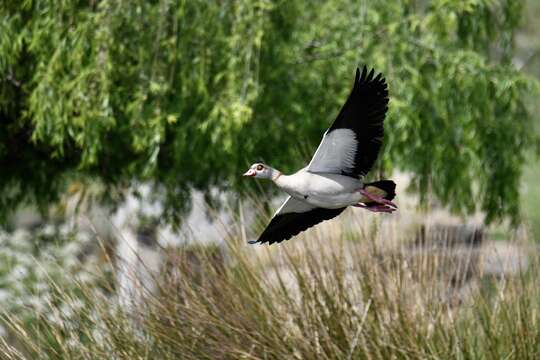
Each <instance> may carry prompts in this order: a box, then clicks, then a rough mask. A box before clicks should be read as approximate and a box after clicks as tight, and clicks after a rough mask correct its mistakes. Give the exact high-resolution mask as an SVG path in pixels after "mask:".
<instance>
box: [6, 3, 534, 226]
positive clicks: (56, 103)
mask: <svg viewBox="0 0 540 360" xmlns="http://www.w3.org/2000/svg"><path fill="white" fill-rule="evenodd" d="M521 4H522V2H521V1H512V0H467V1H463V0H432V1H427V2H426V1H412V0H410V1H396V0H386V1H378V2H356V1H352V0H332V1H315V2H304V1H300V0H295V1H283V0H276V1H269V0H257V1H248V0H236V1H232V0H230V1H222V2H213V1H210V2H208V1H200V0H195V1H185V0H180V1H173V0H160V1H142V0H136V1H129V2H116V1H107V0H103V1H90V2H79V1H67V0H64V1H55V2H50V1H44V0H26V1H21V2H11V3H8V4H6V3H3V4H2V5H1V7H0V95H1V96H0V116H1V117H2V119H3V126H2V129H1V130H0V166H1V168H2V176H1V177H0V194H1V195H0V209H1V211H0V212H1V213H3V214H4V215H5V213H6V211H11V210H12V209H13V208H14V207H15V206H16V205H18V204H20V203H24V202H38V203H41V204H45V203H47V202H48V201H51V200H53V199H54V198H55V197H56V195H57V193H58V191H61V190H62V189H63V187H64V186H65V180H66V179H71V178H73V177H74V176H91V177H99V178H100V179H102V180H103V181H104V182H105V183H106V184H108V185H119V184H125V183H127V182H129V181H133V180H136V181H155V182H157V183H158V184H160V185H163V188H164V189H165V190H166V194H167V197H166V199H165V206H166V209H167V210H168V212H169V214H171V215H177V214H178V212H179V211H180V210H181V209H182V208H183V207H184V206H186V205H187V202H186V201H185V200H186V198H187V195H188V194H189V191H190V189H192V188H198V189H202V190H208V189H209V188H211V187H214V186H217V187H220V188H224V187H229V188H231V187H232V188H233V189H235V190H239V189H242V188H244V187H246V186H253V184H252V183H249V184H248V185H246V184H245V182H244V183H241V181H240V180H241V179H240V178H239V174H241V172H242V171H243V170H245V169H244V168H245V167H246V166H247V165H248V164H250V163H251V162H253V161H255V160H257V159H260V158H263V159H264V160H265V161H267V162H269V163H271V164H272V165H274V166H276V167H278V168H280V169H283V170H285V171H290V170H292V169H295V168H298V167H299V166H301V165H302V164H303V163H305V161H306V160H307V159H306V157H305V156H300V155H299V154H304V153H305V152H302V151H301V150H304V148H303V147H307V148H309V149H314V148H315V146H316V144H317V143H318V141H319V139H320V137H321V134H322V132H323V131H324V129H325V128H326V127H327V126H328V124H329V123H330V121H331V120H332V119H333V117H334V116H335V115H336V113H337V111H338V110H339V107H340V105H341V104H342V103H343V101H344V99H345V97H346V95H347V93H348V91H349V88H350V85H351V83H352V77H353V74H354V69H355V67H356V66H357V65H359V64H368V65H369V66H373V67H375V68H376V69H377V70H378V71H382V72H383V73H384V74H385V75H386V77H387V80H388V83H389V87H390V93H391V109H390V114H389V117H388V119H387V123H386V129H387V132H386V134H387V136H386V148H385V153H384V154H383V158H384V161H383V163H382V164H381V165H382V167H381V169H383V168H384V169H391V168H392V167H394V168H399V169H402V170H406V171H412V173H413V174H414V181H413V187H414V188H415V189H416V190H417V191H418V192H419V193H420V194H422V195H425V194H433V195H434V196H436V197H437V198H439V199H440V200H441V201H442V202H443V203H445V204H449V205H450V206H451V207H452V208H453V209H454V210H456V211H458V212H461V213H467V212H471V211H474V210H484V211H485V212H486V214H487V218H486V220H487V221H491V220H494V219H499V218H502V217H503V216H506V215H511V216H513V217H514V218H516V216H517V215H518V208H519V207H518V196H517V195H518V183H519V178H520V175H521V169H522V166H523V163H524V153H525V151H526V150H527V149H528V148H529V147H530V146H531V145H532V144H533V143H534V141H535V139H534V138H533V133H532V131H530V130H531V122H532V121H531V114H530V112H529V111H528V109H527V106H526V105H527V99H528V98H529V96H530V95H531V93H532V92H533V90H534V91H536V89H537V84H536V83H534V82H533V81H531V80H530V79H529V78H527V77H526V76H525V75H523V74H521V73H519V72H518V71H517V70H516V69H515V68H514V66H513V65H512V63H511V59H512V56H513V38H514V30H515V29H516V27H517V25H518V20H519V19H520V16H521ZM423 198H426V197H424V196H423Z"/></svg>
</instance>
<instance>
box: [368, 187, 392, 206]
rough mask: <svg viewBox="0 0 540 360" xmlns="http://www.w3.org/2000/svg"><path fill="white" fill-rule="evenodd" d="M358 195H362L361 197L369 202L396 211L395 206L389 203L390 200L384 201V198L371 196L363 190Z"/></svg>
mask: <svg viewBox="0 0 540 360" xmlns="http://www.w3.org/2000/svg"><path fill="white" fill-rule="evenodd" d="M360 194H362V195H363V196H365V197H366V198H368V199H369V200H371V201H373V202H376V203H377V204H381V205H387V206H389V207H390V206H391V207H393V208H395V209H397V205H396V204H394V203H393V202H391V201H390V200H387V199H385V198H383V197H381V196H377V195H373V194H371V193H369V192H368V191H366V190H364V189H361V190H360Z"/></svg>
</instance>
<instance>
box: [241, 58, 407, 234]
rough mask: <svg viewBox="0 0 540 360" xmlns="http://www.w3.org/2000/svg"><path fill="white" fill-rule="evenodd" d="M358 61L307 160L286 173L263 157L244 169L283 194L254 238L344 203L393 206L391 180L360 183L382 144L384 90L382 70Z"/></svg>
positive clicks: (293, 230) (295, 227)
mask: <svg viewBox="0 0 540 360" xmlns="http://www.w3.org/2000/svg"><path fill="white" fill-rule="evenodd" d="M374 71H375V70H374V69H372V70H371V71H370V72H369V74H368V73H367V68H366V67H365V66H364V68H363V70H362V74H360V70H359V69H358V68H357V69H356V79H355V81H354V86H353V89H352V91H351V94H350V95H349V98H348V99H347V101H346V102H345V105H343V108H342V109H341V111H340V112H339V114H338V116H337V118H336V120H334V123H333V124H332V126H330V128H329V129H328V130H327V131H326V132H325V133H324V136H323V138H322V141H321V143H320V144H319V147H318V148H317V151H315V155H313V158H312V159H311V162H310V163H309V165H308V166H307V167H305V168H303V169H301V170H299V171H298V172H296V173H294V174H292V175H285V174H282V173H281V172H280V171H279V170H276V169H274V168H272V167H270V166H268V165H266V164H263V163H255V164H253V165H251V167H250V168H249V169H248V171H246V172H245V173H244V176H250V177H255V178H260V179H270V180H272V181H273V182H274V183H275V184H276V185H277V186H278V187H280V188H281V189H282V190H284V191H285V192H286V193H288V194H289V197H288V198H287V199H286V200H285V202H284V203H283V204H282V205H281V207H280V208H279V209H278V210H277V211H276V213H275V214H274V216H273V217H272V220H271V221H270V224H269V225H268V226H267V227H266V229H265V230H264V231H263V233H262V234H261V236H260V237H259V239H258V240H255V241H250V243H251V244H254V243H261V244H262V243H269V244H273V243H279V242H281V241H283V240H288V239H290V238H291V237H293V236H295V235H297V234H298V233H300V232H302V231H304V230H306V229H308V228H310V227H312V226H314V225H316V224H318V223H320V222H322V221H324V220H329V219H332V218H333V217H335V216H337V215H339V214H340V213H341V212H342V211H343V210H345V208H346V207H347V206H355V207H360V208H363V209H366V210H369V211H373V212H389V213H391V212H392V211H394V210H396V208H397V206H396V204H394V203H393V202H392V201H391V200H392V199H393V198H394V197H395V195H396V193H395V188H396V184H395V183H394V182H393V181H391V180H382V181H376V182H372V183H364V182H363V178H364V176H365V175H366V174H367V173H368V172H369V170H370V169H371V167H372V166H373V164H374V163H375V160H376V159H377V155H378V154H379V150H380V148H381V145H382V139H383V132H384V129H383V122H384V117H385V115H386V111H387V110H388V90H387V86H386V82H385V79H384V78H383V77H382V74H378V75H377V76H376V77H374Z"/></svg>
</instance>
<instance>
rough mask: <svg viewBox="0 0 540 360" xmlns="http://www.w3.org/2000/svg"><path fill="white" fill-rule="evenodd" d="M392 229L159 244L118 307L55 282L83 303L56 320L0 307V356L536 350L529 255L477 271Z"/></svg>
mask: <svg viewBox="0 0 540 360" xmlns="http://www.w3.org/2000/svg"><path fill="white" fill-rule="evenodd" d="M349 220H350V219H349ZM348 223H349V224H350V223H351V222H350V221H349V222H348ZM392 226H395V225H391V224H390V225H389V224H387V223H383V224H375V223H369V222H368V223H367V224H360V223H354V222H353V225H352V226H349V228H346V229H344V223H343V222H342V221H340V220H337V221H334V222H331V223H329V224H326V225H325V226H322V227H319V228H316V229H313V230H310V231H309V232H307V233H305V234H304V235H302V236H300V237H299V238H296V239H294V240H293V241H289V242H287V243H284V244H282V245H278V246H272V247H265V246H247V245H245V244H244V243H243V242H240V241H239V240H238V239H236V238H234V237H232V238H230V239H228V241H227V245H226V249H225V251H223V250H222V249H220V248H219V247H215V246H206V247H202V246H195V247H194V246H192V247H184V248H181V249H178V250H175V251H174V252H173V251H168V252H167V253H168V257H169V259H168V262H167V264H168V266H166V268H164V270H163V272H162V274H161V275H160V276H159V278H157V279H156V281H158V291H155V292H154V293H152V294H147V295H146V297H145V298H144V301H141V302H138V303H137V304H136V305H134V306H133V307H131V308H130V309H129V310H128V309H125V308H121V307H120V306H118V305H115V303H114V301H112V300H111V298H110V297H109V296H108V295H106V293H107V292H96V291H95V289H93V288H88V287H85V286H83V285H81V286H80V287H79V288H78V289H77V291H72V290H70V291H67V290H66V291H61V285H58V286H59V290H60V291H58V296H57V299H55V300H54V301H56V303H57V304H58V309H61V308H62V306H61V305H65V304H69V303H72V300H73V299H74V298H77V299H79V300H80V299H83V303H84V304H85V305H84V306H83V307H81V306H79V307H77V309H72V310H70V314H69V315H70V316H69V320H67V319H66V321H62V319H63V316H64V314H63V313H62V311H61V310H58V314H57V315H58V321H51V317H50V316H45V314H37V315H38V316H39V321H36V322H33V323H32V325H30V326H26V325H24V323H23V321H22V319H21V318H19V317H17V316H11V315H10V314H4V315H3V321H4V323H5V324H6V326H7V327H8V328H9V332H10V334H11V337H10V342H9V344H8V343H7V342H6V341H4V342H3V343H2V344H0V351H2V353H3V357H4V358H6V359H37V358H44V359H406V358H414V359H429V358H436V359H448V358H458V359H528V358H529V359H534V358H539V357H540V331H538V329H539V326H540V319H539V310H540V289H539V286H538V284H539V280H540V276H539V274H540V271H539V270H540V268H539V267H538V264H537V262H536V261H534V259H529V266H528V268H527V270H526V271H525V270H524V271H519V272H517V273H516V274H514V275H506V276H502V277H497V278H494V277H490V276H485V275H484V274H483V273H482V268H481V264H480V265H478V264H477V262H478V259H477V258H475V257H474V256H475V255H474V254H475V251H477V249H472V248H465V249H461V250H462V251H458V252H456V251H454V250H455V249H451V248H449V247H445V246H443V247H437V246H422V247H419V246H418V245H415V244H414V236H412V235H406V233H405V232H403V231H402V229H400V228H394V229H391V228H390V229H389V227H392ZM473 263H474V264H475V265H474V266H473V265H472V264H473ZM471 273H472V274H471ZM456 279H458V280H456ZM79 303H80V302H79ZM64 308H65V306H64ZM64 311H65V310H64Z"/></svg>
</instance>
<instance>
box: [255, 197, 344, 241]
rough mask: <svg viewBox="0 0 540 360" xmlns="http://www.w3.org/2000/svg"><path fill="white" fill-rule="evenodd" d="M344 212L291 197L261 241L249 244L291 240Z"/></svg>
mask: <svg viewBox="0 0 540 360" xmlns="http://www.w3.org/2000/svg"><path fill="white" fill-rule="evenodd" d="M343 210H345V208H341V209H324V208H318V207H315V206H312V205H310V204H308V203H305V202H303V201H300V200H297V199H295V198H293V197H291V196H289V197H288V198H287V200H285V202H284V203H283V205H281V207H280V208H279V209H278V211H276V213H275V214H274V217H272V220H271V221H270V224H268V226H267V227H266V229H264V231H263V233H262V234H261V236H259V239H258V240H256V241H250V242H249V243H250V244H255V243H261V244H264V243H268V244H269V245H272V244H274V243H279V242H282V241H283V240H289V239H290V238H291V237H293V236H295V235H298V234H299V233H300V232H302V231H304V230H306V229H308V228H310V227H312V226H314V225H317V224H318V223H320V222H322V221H324V220H329V219H332V218H333V217H336V216H338V215H339V214H340V213H341V212H342V211H343Z"/></svg>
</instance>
